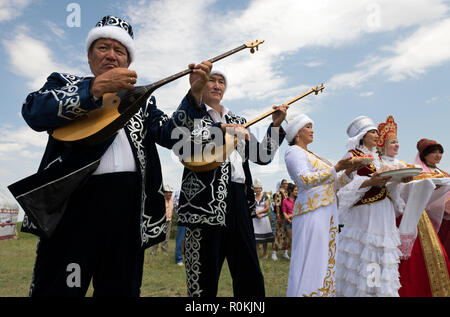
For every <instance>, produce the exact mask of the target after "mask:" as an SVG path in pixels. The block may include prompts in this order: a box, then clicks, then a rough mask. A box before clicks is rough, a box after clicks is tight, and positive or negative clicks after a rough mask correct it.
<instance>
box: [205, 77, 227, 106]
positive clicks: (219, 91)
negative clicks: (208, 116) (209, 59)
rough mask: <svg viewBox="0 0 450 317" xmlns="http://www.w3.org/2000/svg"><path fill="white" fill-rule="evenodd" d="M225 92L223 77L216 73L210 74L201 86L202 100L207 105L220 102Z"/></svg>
mask: <svg viewBox="0 0 450 317" xmlns="http://www.w3.org/2000/svg"><path fill="white" fill-rule="evenodd" d="M224 92H225V79H224V78H223V77H222V76H221V75H218V74H214V75H211V76H210V77H209V80H208V82H207V83H206V85H205V88H203V101H204V102H205V103H206V104H207V105H211V104H216V103H220V101H221V100H222V98H223V94H224Z"/></svg>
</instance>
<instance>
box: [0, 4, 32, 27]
mask: <svg viewBox="0 0 450 317" xmlns="http://www.w3.org/2000/svg"><path fill="white" fill-rule="evenodd" d="M30 3H31V0H0V23H1V22H5V21H9V20H12V19H14V18H16V17H18V16H20V15H21V14H22V12H23V10H24V9H25V8H26V7H27V6H28V5H29V4H30Z"/></svg>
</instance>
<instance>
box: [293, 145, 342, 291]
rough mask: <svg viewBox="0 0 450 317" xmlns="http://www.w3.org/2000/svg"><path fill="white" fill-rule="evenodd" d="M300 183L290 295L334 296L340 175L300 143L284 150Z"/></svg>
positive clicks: (295, 180)
mask: <svg viewBox="0 0 450 317" xmlns="http://www.w3.org/2000/svg"><path fill="white" fill-rule="evenodd" d="M285 162H286V167H287V170H288V173H289V175H290V177H291V178H292V180H293V181H294V182H295V184H296V185H297V186H298V189H299V190H298V196H297V199H296V201H295V203H294V209H293V220H292V251H291V264H290V270H289V279H288V287H287V296H335V295H336V287H335V259H336V258H335V257H336V249H337V246H336V234H337V232H338V213H337V212H338V211H337V200H336V189H335V188H336V186H337V181H336V180H337V176H336V171H335V169H334V167H333V166H332V164H330V163H329V162H328V161H326V160H323V159H321V158H319V157H317V156H316V155H314V154H313V153H311V152H309V151H306V150H304V149H302V148H300V147H299V146H296V145H294V146H291V147H289V148H288V150H287V151H286V153H285Z"/></svg>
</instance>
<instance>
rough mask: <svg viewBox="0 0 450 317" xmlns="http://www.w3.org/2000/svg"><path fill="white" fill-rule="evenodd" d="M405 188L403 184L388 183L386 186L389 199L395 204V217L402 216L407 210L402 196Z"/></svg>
mask: <svg viewBox="0 0 450 317" xmlns="http://www.w3.org/2000/svg"><path fill="white" fill-rule="evenodd" d="M403 187H404V184H402V183H388V184H387V185H386V188H387V191H388V193H389V197H390V198H391V200H392V202H393V204H394V210H395V217H398V216H400V215H402V214H403V211H404V210H405V206H406V203H405V201H404V200H403V198H402V197H401V196H400V193H401V192H402V188H403Z"/></svg>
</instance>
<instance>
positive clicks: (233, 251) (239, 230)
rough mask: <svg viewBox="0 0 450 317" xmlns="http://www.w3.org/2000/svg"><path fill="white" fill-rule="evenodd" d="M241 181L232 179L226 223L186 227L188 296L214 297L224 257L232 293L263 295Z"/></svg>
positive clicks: (254, 243) (249, 218)
mask: <svg viewBox="0 0 450 317" xmlns="http://www.w3.org/2000/svg"><path fill="white" fill-rule="evenodd" d="M244 186H245V185H243V184H237V183H232V185H231V192H230V194H231V195H232V196H231V197H232V199H231V200H230V201H231V206H228V208H227V217H228V218H227V221H226V223H227V226H226V227H225V228H222V227H212V226H210V227H201V228H200V227H199V228H186V235H185V259H186V263H185V265H186V283H187V289H188V295H189V296H195V297H197V296H201V297H215V296H217V288H218V283H219V278H220V272H221V269H222V265H223V262H224V260H225V258H226V259H227V262H228V267H229V269H230V273H231V277H232V279H233V293H234V296H236V297H264V296H265V290H264V278H263V275H262V272H261V268H260V266H259V260H258V255H257V252H256V242H255V235H254V230H253V222H252V219H251V217H250V215H249V210H248V205H247V200H246V197H245V190H244V189H245V187H244Z"/></svg>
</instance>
